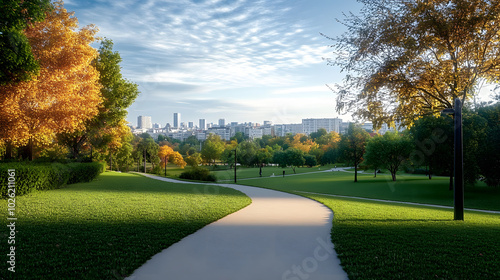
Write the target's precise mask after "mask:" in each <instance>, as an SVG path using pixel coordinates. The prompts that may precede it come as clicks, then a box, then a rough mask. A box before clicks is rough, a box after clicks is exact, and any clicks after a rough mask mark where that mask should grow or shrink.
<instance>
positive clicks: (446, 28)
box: [328, 0, 500, 128]
mask: <svg viewBox="0 0 500 280" xmlns="http://www.w3.org/2000/svg"><path fill="white" fill-rule="evenodd" d="M358 1H359V2H361V3H363V4H364V8H363V9H362V10H361V12H360V14H359V15H355V14H349V15H347V16H346V18H345V19H344V20H343V21H341V22H342V23H343V24H344V25H346V26H347V28H348V31H347V32H346V33H345V34H343V35H342V36H341V37H339V38H331V39H333V40H336V44H335V45H334V47H335V50H336V51H335V57H334V58H332V59H329V60H328V61H329V64H331V65H335V66H340V67H341V68H342V70H343V71H344V72H346V73H347V74H346V77H345V79H344V82H343V84H342V85H337V87H336V88H335V89H334V90H335V91H336V92H337V93H338V98H337V110H338V111H347V110H352V109H354V110H355V111H354V116H356V117H360V118H363V119H369V120H372V121H373V123H374V126H375V128H380V126H381V125H382V124H383V123H388V124H393V123H394V122H395V121H401V122H402V123H403V124H412V123H413V121H414V120H415V119H417V118H419V117H420V116H422V115H426V114H432V113H435V112H438V111H440V110H442V109H444V108H452V107H453V100H454V99H455V98H457V97H458V98H461V100H462V103H464V101H466V100H467V99H468V98H470V97H471V96H473V95H475V94H476V93H477V88H478V86H479V85H480V84H481V83H483V82H490V83H498V82H499V77H500V75H499V74H500V1H498V0H425V1H424V0H410V1H408V0H358Z"/></svg>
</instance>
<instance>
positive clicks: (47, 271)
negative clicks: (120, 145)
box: [0, 172, 251, 279]
mask: <svg viewBox="0 0 500 280" xmlns="http://www.w3.org/2000/svg"><path fill="white" fill-rule="evenodd" d="M250 202H251V200H250V198H248V197H247V196H245V195H244V194H242V193H241V192H238V191H236V190H233V189H229V188H223V187H218V186H210V185H191V184H171V183H167V182H161V181H157V180H153V179H149V178H145V177H142V176H138V175H133V174H122V173H114V172H108V173H104V174H102V175H100V176H99V177H98V179H97V180H95V181H93V182H90V183H85V184H75V185H71V186H69V187H67V188H63V189H58V190H53V191H47V192H36V193H33V194H30V195H27V196H22V197H18V198H17V199H16V203H17V205H16V217H17V218H18V220H17V221H16V244H15V246H16V273H15V275H14V274H11V272H9V271H7V268H6V261H7V257H6V254H7V253H8V252H6V251H5V250H7V249H6V248H7V246H4V249H5V250H4V252H3V253H2V255H3V258H2V260H3V263H4V264H5V266H4V269H2V270H1V273H0V278H1V279H12V278H11V276H13V275H14V276H16V277H15V278H16V279H123V277H124V276H128V275H130V274H131V273H132V272H133V271H134V270H135V269H136V268H138V267H139V266H141V265H142V264H144V263H145V262H146V261H147V260H148V259H150V258H151V257H152V256H153V255H154V254H156V253H158V252H160V251H162V250H163V249H165V248H167V247H169V246H170V245H172V244H173V243H175V242H177V241H179V240H180V239H182V238H183V237H185V236H187V235H189V234H191V233H194V232H195V231H197V230H198V229H200V228H202V227H203V226H205V225H207V224H209V223H211V222H213V221H216V220H218V219H220V218H222V217H224V216H226V215H228V214H230V213H232V212H235V211H237V210H239V209H241V208H243V207H245V206H247V205H248V204H250ZM0 207H1V208H3V209H7V201H6V200H0ZM3 213H4V214H3V215H4V217H3V218H2V219H3V220H4V221H6V217H5V215H6V211H3ZM7 234H8V233H7V230H3V231H2V236H3V237H2V238H3V239H4V241H5V242H6V241H7Z"/></svg>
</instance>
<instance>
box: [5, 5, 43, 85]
mask: <svg viewBox="0 0 500 280" xmlns="http://www.w3.org/2000/svg"><path fill="white" fill-rule="evenodd" d="M51 8H52V6H51V4H50V1H49V0H30V1H19V0H2V1H1V2H0V10H1V11H2V12H1V13H0V85H3V84H8V83H16V82H19V81H27V80H29V79H31V77H32V76H35V75H36V74H38V72H39V70H40V66H39V64H38V61H37V59H36V58H35V56H34V55H33V53H32V51H31V45H30V42H29V41H28V38H27V37H26V34H25V33H24V30H25V29H26V28H27V27H28V26H30V25H31V24H33V23H35V22H39V21H43V20H44V18H45V13H46V12H48V11H50V10H51Z"/></svg>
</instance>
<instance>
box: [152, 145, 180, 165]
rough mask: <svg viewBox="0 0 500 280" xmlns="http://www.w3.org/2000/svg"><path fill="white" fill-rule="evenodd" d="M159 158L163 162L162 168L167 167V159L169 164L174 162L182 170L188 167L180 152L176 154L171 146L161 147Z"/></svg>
mask: <svg viewBox="0 0 500 280" xmlns="http://www.w3.org/2000/svg"><path fill="white" fill-rule="evenodd" d="M158 157H159V158H160V160H161V166H162V167H165V158H166V159H167V163H168V162H172V163H174V164H175V165H177V166H180V167H181V168H184V166H186V162H185V161H184V158H183V157H182V155H181V154H179V152H175V151H174V150H173V149H172V148H171V147H170V146H167V145H165V146H161V147H160V150H159V151H158Z"/></svg>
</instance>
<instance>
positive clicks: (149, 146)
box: [135, 136, 160, 172]
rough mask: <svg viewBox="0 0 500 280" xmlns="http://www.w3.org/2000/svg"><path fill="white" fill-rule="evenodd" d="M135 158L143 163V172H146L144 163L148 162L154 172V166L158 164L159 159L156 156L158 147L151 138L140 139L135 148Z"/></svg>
mask: <svg viewBox="0 0 500 280" xmlns="http://www.w3.org/2000/svg"><path fill="white" fill-rule="evenodd" d="M136 150H137V152H136V154H135V156H136V157H135V158H136V159H137V158H140V159H142V160H143V163H144V172H146V162H147V161H149V162H150V163H151V164H152V166H153V170H154V166H155V164H157V163H159V161H160V157H159V156H158V151H159V146H158V144H156V142H155V141H154V140H153V138H151V136H150V137H147V138H142V139H141V140H140V141H139V142H138V144H137V146H136Z"/></svg>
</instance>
